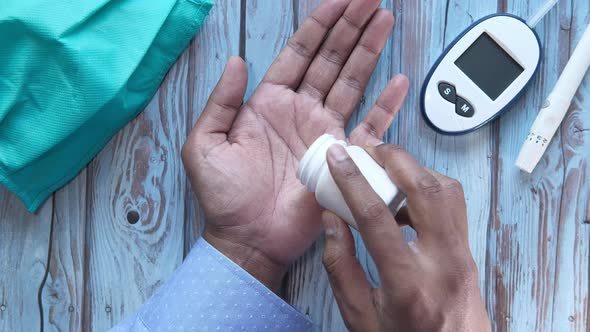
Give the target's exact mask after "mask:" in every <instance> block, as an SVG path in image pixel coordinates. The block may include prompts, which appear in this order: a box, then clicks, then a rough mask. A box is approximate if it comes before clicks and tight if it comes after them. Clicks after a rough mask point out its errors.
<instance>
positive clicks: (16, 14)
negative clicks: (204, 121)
mask: <svg viewBox="0 0 590 332" xmlns="http://www.w3.org/2000/svg"><path fill="white" fill-rule="evenodd" d="M211 1H212V0H153V1H137V0H83V1H79V0H1V1H0V182H2V183H3V184H4V185H5V186H6V187H8V189H9V190H11V191H12V192H14V193H15V194H16V195H18V197H20V199H21V200H22V201H23V202H24V203H25V205H26V206H27V208H28V209H29V211H31V212H34V211H35V210H36V209H37V208H38V207H39V206H40V205H41V203H43V201H44V200H45V199H46V198H47V197H48V196H50V195H51V194H52V193H53V192H54V191H55V190H57V189H59V188H60V187H61V186H63V185H65V184H66V183H67V182H68V181H69V180H71V179H72V178H73V177H75V176H76V175H77V174H78V173H79V171H80V170H81V169H82V168H84V167H85V166H86V164H88V163H89V162H90V161H91V160H92V158H93V157H94V156H95V155H96V154H97V153H98V152H99V151H100V149H102V147H104V145H105V144H106V143H107V142H108V141H109V140H110V138H111V137H112V136H113V135H114V134H115V133H116V132H117V131H118V130H119V129H121V128H122V127H123V126H124V125H125V124H126V123H127V122H129V121H130V120H131V119H133V118H134V117H135V116H137V114H138V113H139V112H140V111H141V110H142V109H143V108H144V107H145V106H146V104H147V103H148V102H149V100H150V99H151V98H152V96H153V95H154V94H155V92H156V91H157V89H158V87H159V85H160V83H161V81H162V80H163V78H164V76H165V75H166V73H167V71H168V70H169V69H170V67H171V66H172V64H173V63H174V62H175V60H176V58H177V57H178V56H179V55H180V53H181V52H182V50H183V49H184V48H185V47H186V46H187V45H188V43H189V41H190V39H191V38H192V37H193V35H194V34H195V33H196V32H197V30H198V28H199V27H200V25H201V23H202V22H203V20H204V19H205V17H206V15H207V14H208V12H209V10H210V8H211V6H212V2H211Z"/></svg>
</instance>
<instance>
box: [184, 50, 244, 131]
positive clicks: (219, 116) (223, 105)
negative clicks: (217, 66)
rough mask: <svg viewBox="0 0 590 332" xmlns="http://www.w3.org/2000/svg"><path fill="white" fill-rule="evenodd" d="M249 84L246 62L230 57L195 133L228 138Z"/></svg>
mask: <svg viewBox="0 0 590 332" xmlns="http://www.w3.org/2000/svg"><path fill="white" fill-rule="evenodd" d="M247 85H248V70H247V67H246V63H245V62H244V60H242V59H241V58H240V57H236V56H233V57H231V58H229V60H228V61H227V64H226V65H225V70H224V72H223V75H222V76H221V79H220V80H219V82H218V83H217V86H216V87H215V89H213V92H212V93H211V97H209V101H208V102H207V105H206V106H205V109H204V110H203V114H202V115H201V117H200V118H199V120H198V121H197V124H196V126H195V129H194V132H195V133H194V134H196V135H198V136H205V137H207V136H209V137H211V136H215V135H220V136H221V137H222V138H223V140H225V139H227V132H229V130H230V129H231V127H232V125H233V122H234V120H235V118H236V116H237V114H238V110H239V108H240V107H241V106H242V102H243V100H244V95H245V94H246V87H247ZM192 134H193V133H191V135H192ZM216 139H218V138H216Z"/></svg>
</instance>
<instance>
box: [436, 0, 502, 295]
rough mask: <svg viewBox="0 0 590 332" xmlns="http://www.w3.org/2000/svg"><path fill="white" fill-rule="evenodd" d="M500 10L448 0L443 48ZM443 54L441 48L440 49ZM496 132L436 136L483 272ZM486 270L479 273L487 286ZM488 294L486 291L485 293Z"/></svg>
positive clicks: (440, 167) (440, 163) (440, 165)
mask: <svg viewBox="0 0 590 332" xmlns="http://www.w3.org/2000/svg"><path fill="white" fill-rule="evenodd" d="M497 9H498V3H497V2H495V1H470V2H467V3H466V2H465V1H458V0H449V1H448V3H447V7H446V12H445V22H446V23H445V29H444V32H442V37H443V40H444V47H445V48H446V47H448V46H449V45H450V44H451V43H452V42H453V40H454V39H455V38H456V37H457V36H458V35H459V34H461V32H463V31H464V30H465V28H466V27H467V26H469V25H471V24H472V23H474V22H475V21H477V20H478V19H480V18H482V17H484V16H487V15H489V14H490V13H494V12H495V11H496V10H497ZM439 52H440V53H441V54H442V50H439ZM494 142H495V137H494V131H493V128H492V126H491V125H488V126H485V127H483V128H481V129H479V130H478V131H476V132H473V133H470V134H467V135H464V136H459V137H450V136H443V135H437V137H436V155H435V161H434V169H435V170H436V171H438V172H439V173H442V174H444V175H446V176H449V177H451V178H454V179H457V180H458V181H459V182H461V184H462V185H463V190H464V191H465V200H466V201H467V220H468V221H469V244H470V246H471V252H472V254H473V257H474V259H475V262H476V263H477V266H478V267H479V270H480V271H482V272H483V271H485V266H486V265H485V264H486V248H487V230H488V221H489V220H490V210H491V201H492V200H491V197H492V190H491V188H492V174H493V164H494V163H493V158H494V157H495V156H494V155H493V143H494ZM484 286H485V273H480V287H481V289H484ZM484 296H485V294H484Z"/></svg>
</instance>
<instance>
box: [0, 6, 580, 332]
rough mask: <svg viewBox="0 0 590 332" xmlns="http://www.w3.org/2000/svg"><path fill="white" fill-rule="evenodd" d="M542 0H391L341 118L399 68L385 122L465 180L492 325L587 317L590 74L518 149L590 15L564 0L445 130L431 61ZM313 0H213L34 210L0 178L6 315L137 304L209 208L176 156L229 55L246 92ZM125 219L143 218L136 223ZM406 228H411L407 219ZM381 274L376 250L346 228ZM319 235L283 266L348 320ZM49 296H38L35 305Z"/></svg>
mask: <svg viewBox="0 0 590 332" xmlns="http://www.w3.org/2000/svg"><path fill="white" fill-rule="evenodd" d="M542 1H543V0H497V1H496V0H489V1H476V0H445V1H410V0H384V1H383V7H387V8H389V9H390V10H392V11H394V13H395V15H396V17H397V23H396V30H395V32H394V36H393V38H391V39H390V41H389V42H388V45H387V47H386V49H385V50H384V52H383V57H382V59H381V61H380V63H379V65H378V68H377V70H376V73H375V75H374V76H373V78H372V80H371V82H370V84H369V87H368V89H367V92H366V94H365V96H364V98H363V101H362V102H361V104H360V106H359V110H360V112H359V113H357V114H355V115H354V116H353V118H352V120H351V123H350V124H349V126H348V130H350V129H351V128H352V127H353V126H354V125H355V124H356V123H358V122H359V121H360V119H361V118H362V116H364V115H365V114H366V112H367V111H368V109H369V108H370V106H371V104H372V103H373V102H374V101H375V99H376V97H377V96H378V94H379V93H380V91H381V89H382V88H383V87H384V86H385V84H386V82H387V81H388V79H389V78H390V77H392V76H393V75H394V74H395V73H397V72H401V73H404V74H406V75H408V76H409V78H410V80H411V86H410V94H409V96H408V99H407V101H406V103H405V105H404V107H403V109H402V112H401V113H400V115H399V116H398V119H397V120H396V121H395V123H394V125H393V126H392V128H391V129H390V130H389V132H388V133H387V136H386V138H385V140H386V141H388V142H393V143H398V144H400V145H402V146H403V147H405V148H406V149H408V150H409V151H410V152H411V153H412V154H413V155H414V156H416V158H417V159H418V160H419V161H420V162H421V163H423V164H424V165H426V166H428V167H431V168H434V169H435V170H437V171H439V172H441V173H443V174H446V175H449V176H451V177H455V178H458V179H459V180H460V181H461V182H462V183H463V186H464V189H465V194H466V199H467V204H468V215H469V221H470V229H469V236H470V243H471V249H472V251H473V255H474V257H475V259H476V262H477V263H478V266H479V268H480V271H481V273H480V285H481V286H482V291H483V292H484V293H485V297H486V304H487V306H488V310H489V313H490V316H491V319H492V321H493V327H494V330H495V331H516V332H520V331H557V332H562V331H564V332H565V331H576V332H582V331H590V325H589V316H590V303H589V288H590V259H589V255H590V224H589V223H584V220H585V219H588V218H590V211H588V212H587V210H588V209H590V186H589V185H588V183H589V182H590V163H589V162H588V156H590V116H588V114H589V113H588V110H589V109H590V78H588V77H587V78H586V80H585V81H584V84H583V85H582V87H581V88H580V91H579V92H578V94H577V95H576V99H575V102H574V104H573V105H572V108H571V111H570V113H569V115H568V117H567V119H566V121H565V122H564V123H563V125H562V127H561V130H560V132H559V133H558V135H557V137H556V138H555V140H554V141H553V143H552V145H551V147H550V148H549V151H548V153H547V155H546V156H545V157H544V158H543V161H542V163H541V165H540V166H539V167H538V169H537V170H536V171H535V173H534V174H532V175H530V176H529V175H525V174H523V173H521V172H519V171H518V170H517V169H516V168H515V167H514V165H513V164H514V160H515V159H516V156H517V154H518V151H519V149H520V146H521V144H522V142H523V140H524V138H525V137H526V135H527V132H528V130H529V128H530V125H531V123H532V121H533V120H534V118H535V117H536V115H537V111H538V109H539V106H540V105H541V104H542V102H543V100H544V98H545V97H546V96H547V94H548V92H549V91H550V90H551V89H552V88H553V85H554V83H555V81H556V79H557V77H558V75H559V74H560V72H561V70H562V68H563V66H564V65H565V62H566V61H567V59H568V57H569V55H570V53H571V51H572V50H573V47H574V46H575V44H576V42H577V41H578V40H579V38H580V37H581V34H582V32H583V30H584V28H585V27H586V25H587V24H589V23H590V2H588V1H587V0H562V1H561V2H560V5H559V8H558V9H555V10H553V11H552V12H551V13H550V14H549V16H548V17H547V18H546V19H545V20H544V21H542V22H541V24H540V25H539V27H537V29H536V30H537V31H538V33H539V35H540V37H541V40H542V42H543V45H544V55H545V59H544V62H543V64H542V68H541V72H540V75H539V76H538V77H537V78H536V79H535V82H534V84H533V86H532V87H531V88H530V90H529V92H528V93H527V94H526V95H525V96H524V98H523V99H522V100H521V101H520V102H519V103H517V104H516V105H514V107H513V109H512V111H511V112H509V113H507V114H506V115H504V116H503V117H502V118H501V119H500V120H499V121H496V122H494V123H493V124H491V125H489V126H487V127H485V128H483V129H481V130H479V131H477V132H475V133H473V134H470V135H467V136H462V137H454V138H449V137H444V136H440V135H438V134H436V133H435V132H434V131H432V130H431V129H429V128H428V127H427V126H426V125H425V123H424V121H423V119H422V117H421V116H420V114H419V94H420V88H421V85H422V82H423V80H424V77H425V76H426V74H427V71H428V69H429V68H430V66H431V65H432V64H433V63H434V61H435V60H436V58H437V57H438V56H439V55H440V54H441V52H442V50H443V49H444V47H446V46H447V45H449V43H450V42H451V40H452V39H454V37H455V36H456V35H457V34H458V33H459V32H460V31H461V30H462V29H464V28H465V27H467V26H468V25H469V24H470V23H472V22H473V21H474V20H476V19H478V18H479V17H482V16H484V15H486V14H489V13H493V12H496V11H497V10H498V9H500V10H505V11H507V12H511V13H515V14H519V15H521V16H523V17H527V16H528V15H530V14H531V13H533V11H534V10H535V9H536V8H537V6H538V5H540V4H541V2H542ZM319 2H320V0H280V1H279V0H277V1H274V0H273V1H270V0H216V5H215V7H214V8H213V9H212V11H211V13H210V15H209V17H208V18H207V20H206V21H205V24H204V25H203V27H202V29H201V32H200V33H199V34H198V35H197V36H196V38H195V39H194V40H193V42H192V43H191V45H190V47H189V49H188V50H187V51H186V52H185V53H184V55H183V56H182V57H181V58H180V60H179V62H178V63H177V64H176V65H175V66H174V68H173V69H172V70H171V72H170V73H169V75H168V77H167V79H166V81H165V82H164V84H163V86H162V87H161V89H160V91H159V92H158V94H157V95H156V96H155V97H154V99H153V100H152V102H151V103H150V105H149V106H148V108H147V109H146V111H145V112H144V113H143V114H142V115H141V116H140V117H138V118H137V119H136V120H134V121H133V122H132V123H130V124H129V125H128V126H127V127H126V128H125V129H123V130H122V131H121V132H120V133H119V134H118V135H117V136H116V137H115V138H114V139H113V140H112V142H111V143H110V144H109V145H108V146H107V147H106V148H105V150H104V151H102V152H101V153H100V154H99V156H98V157H97V159H96V160H95V161H94V162H93V163H92V164H91V165H90V167H89V168H88V169H87V171H84V172H82V173H81V174H80V175H79V176H78V177H77V178H76V179H75V180H74V181H73V182H71V183H70V184H69V185H67V186H66V187H64V188H63V189H62V190H60V191H59V192H57V193H56V194H55V195H54V196H53V198H52V199H50V200H48V202H46V204H45V205H43V207H42V208H41V209H40V211H39V212H38V213H37V214H36V215H30V214H28V213H27V212H26V211H25V209H24V207H23V206H22V204H21V203H20V202H18V201H17V199H16V198H15V197H14V196H12V195H11V194H9V193H8V192H7V191H6V190H5V189H0V331H36V330H39V329H40V327H41V326H42V325H43V327H44V329H45V330H59V331H67V330H70V331H79V330H84V331H91V330H97V331H103V330H106V329H108V328H109V327H111V326H113V325H114V324H116V323H118V322H119V321H121V320H122V319H123V318H124V317H126V316H128V315H130V314H132V313H134V312H135V311H136V310H137V309H138V308H139V306H140V305H141V304H142V303H143V302H144V301H145V300H146V299H147V298H148V297H149V296H150V295H151V294H152V293H153V292H154V291H155V290H156V289H157V287H158V286H159V285H161V284H162V283H163V282H164V281H165V280H166V279H167V277H168V276H169V275H170V274H171V273H172V272H173V270H174V269H175V267H176V266H177V265H178V264H180V262H181V260H182V258H183V255H185V254H186V253H187V252H188V250H189V249H190V247H191V246H192V245H193V243H194V242H195V241H196V239H197V238H198V236H199V234H200V231H201V229H202V227H203V225H204V223H205V216H204V214H203V211H202V210H201V209H200V207H199V206H198V203H196V199H195V197H194V195H193V194H192V193H191V188H190V185H189V184H188V182H187V180H186V177H185V172H184V169H183V167H182V164H181V160H180V148H181V145H182V144H183V143H184V141H185V139H186V135H187V133H188V131H189V130H190V128H191V127H192V126H193V124H194V123H195V122H196V121H197V119H198V117H199V115H200V114H201V112H202V109H203V108H204V105H205V104H206V102H207V99H208V97H209V94H210V92H211V91H212V89H213V87H214V86H215V84H216V83H217V80H218V79H219V77H220V75H221V73H222V71H223V68H224V65H225V62H226V60H227V58H228V57H229V56H230V55H238V54H240V55H242V56H243V57H245V59H246V62H247V64H248V69H249V75H250V76H249V78H250V80H249V83H250V84H249V88H248V93H247V94H248V95H251V93H252V92H253V91H254V89H255V88H256V85H257V84H258V82H259V81H260V79H261V78H262V75H263V74H264V73H265V72H266V69H267V68H268V66H269V65H270V63H271V62H272V61H273V59H274V57H275V56H276V55H277V54H278V52H279V51H280V50H281V49H282V48H283V46H284V45H285V43H286V42H287V40H288V38H289V37H290V36H291V34H292V33H293V31H294V29H296V27H297V26H298V25H300V24H301V23H302V22H303V20H304V19H305V18H306V17H307V15H308V14H309V13H310V12H311V11H312V9H313V8H314V7H315V6H316V5H317V4H318V3H319ZM129 221H136V223H134V224H132V223H130V222H129ZM405 236H406V238H413V237H414V236H415V234H414V233H413V232H409V231H408V232H406V233H405ZM355 240H356V242H357V256H358V257H359V260H360V261H361V262H362V264H363V267H364V268H365V270H366V271H367V273H368V275H369V277H370V279H371V281H372V282H373V284H374V285H378V284H379V280H378V278H377V273H376V269H375V266H374V264H373V262H372V260H371V258H370V255H369V254H368V253H367V251H366V249H365V247H364V244H363V243H362V241H360V239H359V236H358V234H356V233H355ZM322 251H323V242H322V240H321V239H320V240H318V241H317V242H316V244H315V245H314V246H313V247H312V248H311V249H310V250H309V251H308V252H307V253H306V255H305V256H304V257H303V258H302V259H300V260H299V261H298V262H297V263H296V264H295V265H294V266H293V267H292V269H291V270H290V272H289V274H288V277H287V279H286V281H285V285H284V291H285V296H286V299H287V300H288V301H289V302H290V303H292V304H293V305H294V306H295V307H296V308H298V309H299V310H301V311H302V312H303V313H305V314H307V315H309V317H310V318H311V319H312V320H313V321H314V323H315V326H316V330H321V331H344V330H345V326H344V322H343V321H342V318H341V316H340V313H339V311H338V307H337V304H336V302H335V300H334V297H333V294H332V292H331V289H330V286H329V283H328V280H327V277H326V274H325V271H324V268H323V266H322V264H321V255H322ZM40 309H42V310H40Z"/></svg>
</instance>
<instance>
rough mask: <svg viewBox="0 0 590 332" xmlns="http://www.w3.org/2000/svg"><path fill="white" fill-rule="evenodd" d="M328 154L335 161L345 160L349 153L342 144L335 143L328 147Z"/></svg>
mask: <svg viewBox="0 0 590 332" xmlns="http://www.w3.org/2000/svg"><path fill="white" fill-rule="evenodd" d="M328 156H330V158H332V159H334V160H335V161H344V160H346V159H348V153H346V150H345V149H344V147H343V146H342V145H339V144H334V145H332V146H331V147H330V148H329V149H328Z"/></svg>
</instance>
